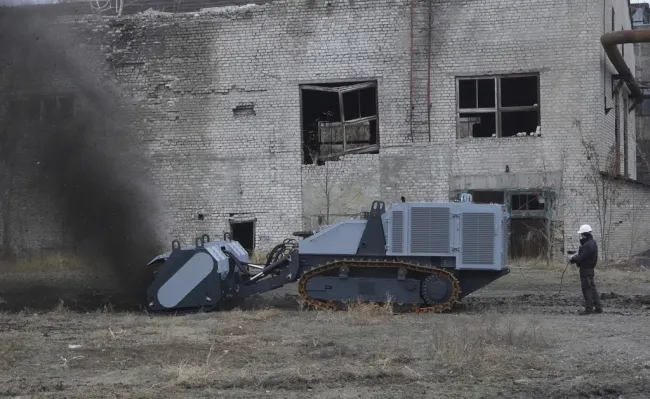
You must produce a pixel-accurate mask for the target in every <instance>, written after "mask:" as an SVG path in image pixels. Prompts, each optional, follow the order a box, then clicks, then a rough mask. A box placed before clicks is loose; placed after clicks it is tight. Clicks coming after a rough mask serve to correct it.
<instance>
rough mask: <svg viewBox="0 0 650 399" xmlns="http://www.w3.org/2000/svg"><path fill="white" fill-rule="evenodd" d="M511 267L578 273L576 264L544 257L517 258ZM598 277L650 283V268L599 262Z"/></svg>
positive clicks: (557, 275) (553, 273)
mask: <svg viewBox="0 0 650 399" xmlns="http://www.w3.org/2000/svg"><path fill="white" fill-rule="evenodd" d="M509 265H510V267H511V268H514V269H515V270H514V271H515V272H517V270H523V271H531V270H532V271H538V272H543V273H544V274H548V275H549V276H552V277H559V276H560V275H561V274H562V273H563V272H564V271H565V269H566V273H565V274H567V275H571V274H576V273H575V270H574V269H576V266H575V265H573V264H570V265H568V267H567V263H566V262H560V261H553V262H547V261H545V260H542V259H515V260H511V261H510V263H509ZM596 274H597V278H600V279H602V280H603V281H604V282H623V281H626V282H630V281H633V282H636V283H650V268H646V267H641V266H636V265H630V264H628V263H621V262H602V261H601V262H599V263H598V265H597V266H596Z"/></svg>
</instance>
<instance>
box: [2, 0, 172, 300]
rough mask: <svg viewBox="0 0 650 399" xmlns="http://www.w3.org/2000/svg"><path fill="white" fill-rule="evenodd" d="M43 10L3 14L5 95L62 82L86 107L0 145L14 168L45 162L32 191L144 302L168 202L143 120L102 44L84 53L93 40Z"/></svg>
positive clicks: (91, 257)
mask: <svg viewBox="0 0 650 399" xmlns="http://www.w3.org/2000/svg"><path fill="white" fill-rule="evenodd" d="M39 7H44V8H43V9H42V10H43V11H38V14H36V13H35V12H34V11H33V9H35V8H36V7H27V8H25V9H23V8H14V9H6V8H5V9H1V8H0V52H2V53H4V54H5V55H6V56H9V59H8V60H6V63H5V65H3V66H2V69H0V73H1V74H2V78H1V79H0V83H1V82H4V85H5V89H6V93H14V92H20V91H21V90H23V89H27V90H29V91H30V92H38V91H39V90H42V92H47V91H48V89H49V88H50V87H51V85H52V80H53V76H57V77H60V78H61V79H63V80H65V81H69V82H71V83H72V85H73V86H74V90H75V91H76V93H78V95H79V97H80V98H81V99H82V103H83V106H82V108H81V110H80V111H78V112H77V114H76V115H75V117H74V118H73V119H72V120H67V121H58V122H53V123H50V124H48V125H47V126H45V127H44V128H42V129H38V131H24V130H20V129H19V128H17V127H16V126H14V125H12V123H10V122H7V124H6V126H5V127H4V131H5V133H6V134H5V135H4V136H3V137H2V138H0V146H2V145H3V144H9V139H10V138H12V141H11V143H12V145H13V147H8V146H7V145H5V149H7V148H9V149H10V150H11V154H10V155H9V158H11V159H12V162H11V164H12V165H13V166H14V167H16V166H19V165H21V163H22V162H32V161H34V164H36V165H38V166H37V167H36V170H34V171H33V173H31V174H30V178H29V181H28V182H27V183H26V184H27V185H29V186H30V187H31V188H32V192H34V191H35V192H36V193H37V194H36V195H42V196H43V197H45V198H48V199H49V200H50V202H51V203H52V204H53V205H54V207H55V209H56V210H57V212H56V214H59V215H63V216H62V219H63V220H61V224H62V225H63V226H64V230H67V235H68V236H69V237H72V240H73V243H74V246H75V247H76V248H77V251H78V252H79V253H81V254H82V258H83V259H85V260H87V262H86V263H87V267H88V268H90V269H93V268H97V267H99V266H98V265H103V264H108V265H109V267H111V268H112V271H113V272H114V275H115V276H116V277H118V284H117V285H118V286H117V287H115V288H116V289H119V291H120V292H121V295H123V296H124V297H123V299H128V300H129V301H130V303H132V304H134V305H135V304H136V303H138V302H139V300H140V298H141V297H142V296H143V292H142V288H143V286H142V285H141V284H142V279H143V277H144V274H143V272H144V270H145V264H146V263H147V262H148V261H149V260H150V259H151V258H152V257H153V256H155V255H156V254H157V253H158V251H159V250H160V242H161V240H160V238H159V237H158V235H157V234H156V232H157V231H160V230H158V226H157V224H156V223H157V220H158V219H159V218H160V216H161V215H160V213H159V212H160V208H159V207H158V206H157V204H158V203H159V195H158V194H157V192H156V190H155V188H154V186H153V184H152V182H151V179H150V178H149V177H148V174H147V170H148V169H149V167H148V165H147V162H146V156H145V155H144V154H143V153H142V149H141V148H140V146H139V144H138V140H137V137H138V134H139V133H140V131H139V125H138V124H139V123H140V121H141V117H140V116H139V115H138V112H137V109H138V108H137V107H136V106H135V105H134V104H131V103H130V102H129V100H128V96H124V95H122V94H121V92H120V90H119V89H118V86H117V85H115V84H113V83H112V82H113V80H112V79H111V76H110V73H109V74H108V75H107V74H106V72H107V71H109V68H108V65H106V61H105V59H103V58H102V57H101V53H100V52H99V51H98V50H99V44H96V43H95V44H93V45H91V46H90V48H91V50H88V51H85V50H83V49H81V47H79V44H80V43H83V42H84V40H86V41H88V38H87V37H84V36H83V33H82V34H80V33H78V32H72V31H71V30H70V28H69V27H68V26H66V25H64V24H60V25H52V24H51V20H52V19H51V15H48V12H47V11H46V10H47V8H45V7H54V6H39ZM89 31H90V30H89ZM7 86H8V87H7ZM10 116H11V115H8V117H10ZM9 119H10V118H7V120H9ZM0 123H1V122H0ZM0 131H2V130H0ZM16 137H18V138H19V140H16ZM3 141H4V143H3ZM17 141H18V142H20V143H21V144H20V145H16V142H17ZM19 167H20V166H19ZM34 189H35V190H34Z"/></svg>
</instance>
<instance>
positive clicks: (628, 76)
mask: <svg viewBox="0 0 650 399" xmlns="http://www.w3.org/2000/svg"><path fill="white" fill-rule="evenodd" d="M649 42H650V29H632V30H621V31H616V32H610V33H605V34H604V35H602V36H601V37H600V43H601V44H602V45H603V48H604V49H605V54H607V57H608V58H609V60H610V61H611V62H612V64H614V68H616V70H617V71H618V74H619V75H620V78H621V79H623V81H625V83H626V84H627V87H628V88H629V89H630V91H631V93H632V98H635V99H636V102H637V103H641V102H643V100H644V99H646V98H650V96H645V95H644V94H643V91H641V87H640V86H639V84H638V83H637V82H636V80H635V79H634V75H633V74H632V71H630V68H629V67H628V66H627V63H626V62H625V59H624V58H623V56H622V55H621V52H620V51H618V47H616V46H617V45H619V44H625V43H649Z"/></svg>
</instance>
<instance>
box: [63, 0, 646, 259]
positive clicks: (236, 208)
mask: <svg viewBox="0 0 650 399" xmlns="http://www.w3.org/2000/svg"><path fill="white" fill-rule="evenodd" d="M606 3H607V2H606ZM612 4H613V5H614V6H615V7H616V10H617V11H616V14H617V16H618V17H617V26H618V25H619V23H618V22H619V19H620V23H621V24H623V25H624V28H625V29H629V20H626V15H628V13H627V9H626V1H624V0H616V1H613V3H612ZM608 7H609V6H607V5H605V7H603V4H602V3H596V2H593V0H574V1H571V2H566V1H559V0H517V1H515V0H437V1H434V5H433V10H434V11H433V13H434V14H433V34H432V37H433V42H432V56H431V80H432V83H431V99H432V106H431V141H429V136H428V132H427V129H426V127H424V128H423V127H422V126H419V127H418V128H417V129H415V131H414V132H413V140H411V131H410V128H409V105H410V102H409V99H410V89H409V85H410V75H409V70H410V58H409V54H410V47H409V46H410V28H409V23H410V3H409V2H408V1H407V0H355V1H342V0H341V1H332V2H331V5H330V6H327V5H326V4H325V2H324V1H288V0H278V1H274V2H272V3H269V4H266V5H261V6H253V7H247V8H245V9H243V10H242V11H239V12H229V13H223V12H216V13H208V12H202V13H197V14H194V13H192V14H184V15H139V16H133V17H128V18H126V21H127V27H126V28H122V29H121V30H119V31H115V29H114V28H111V29H110V30H112V31H113V32H114V33H115V37H116V38H117V39H118V44H117V47H118V48H120V51H121V57H123V58H122V61H120V62H117V61H116V63H115V65H114V68H115V69H114V70H115V73H116V74H117V77H118V79H119V80H120V81H121V82H122V83H123V85H124V87H125V88H127V89H128V90H130V91H131V94H132V95H133V97H134V98H137V99H139V100H140V101H141V102H142V103H143V104H145V105H146V107H145V109H147V110H148V111H147V113H145V114H143V121H144V122H146V123H145V124H146V129H144V130H143V131H142V134H141V136H140V140H141V145H142V146H143V149H144V151H145V154H146V156H147V157H150V158H151V159H152V160H153V161H154V165H155V166H154V168H153V170H152V172H153V174H154V178H155V181H156V183H157V184H158V187H159V188H160V193H159V194H160V195H161V197H163V198H164V199H165V200H166V202H167V204H168V206H169V215H166V216H165V217H167V216H169V219H170V221H169V228H168V230H169V231H167V232H166V233H167V234H168V236H169V237H179V238H181V239H182V240H183V241H184V242H189V241H191V240H192V238H193V237H195V236H197V235H199V234H201V233H203V232H208V233H210V234H211V235H215V234H220V233H221V232H222V231H224V230H227V229H228V218H229V215H230V214H232V213H234V214H243V213H246V214H247V216H250V217H255V218H257V220H258V225H257V226H256V231H257V232H258V236H257V246H259V247H267V248H268V247H270V246H272V245H274V244H275V243H277V242H279V241H281V240H282V239H284V238H285V237H288V236H290V235H291V233H292V232H293V231H296V230H301V229H303V228H305V227H306V226H307V225H306V222H305V220H307V219H308V220H313V216H315V215H317V214H319V213H322V210H320V209H315V208H318V207H321V205H322V204H321V205H317V206H315V207H314V206H312V205H309V204H306V203H307V202H314V196H315V194H314V187H315V186H316V185H317V184H318V182H319V181H322V179H323V173H325V172H324V171H323V170H324V167H322V166H321V167H319V166H303V165H302V161H301V160H302V155H301V133H300V131H301V126H300V98H299V88H298V85H299V84H300V83H306V82H309V83H315V82H319V81H343V80H351V79H358V80H370V79H376V80H377V81H378V96H379V98H378V114H379V141H380V146H381V151H380V154H379V155H363V156H361V155H359V156H355V155H353V156H349V157H345V158H344V160H342V161H338V162H333V163H332V164H331V166H332V167H333V168H334V170H339V171H343V172H341V173H340V176H341V179H342V181H344V182H345V186H346V187H347V188H346V190H348V189H351V187H352V189H353V190H356V191H358V192H359V193H361V194H360V195H359V197H358V198H359V199H360V200H359V201H358V202H354V203H353V204H352V205H353V207H358V206H361V205H366V204H367V205H369V202H368V201H370V200H371V199H383V200H385V201H387V202H392V201H399V197H400V196H402V195H403V196H405V197H406V198H407V200H411V201H421V200H438V201H444V200H447V199H448V197H449V189H450V181H451V180H450V179H451V177H452V176H468V175H484V176H491V175H495V176H496V175H501V174H503V173H505V167H506V165H508V167H509V172H508V173H511V174H521V175H529V174H531V173H533V174H534V173H537V172H540V173H541V172H544V173H551V172H558V173H559V172H561V173H562V176H563V181H562V184H561V185H562V187H561V188H563V189H564V197H565V199H566V202H565V203H564V204H563V205H562V208H563V210H564V214H565V215H566V217H565V220H564V222H565V228H566V231H567V236H568V237H567V241H571V242H575V236H574V235H573V232H574V231H577V228H578V226H579V225H580V224H581V223H585V222H588V223H590V224H592V226H594V229H598V227H597V226H598V222H597V217H596V211H595V210H594V207H593V205H592V204H590V201H591V199H592V197H593V195H591V194H590V193H589V189H590V188H592V187H591V186H589V184H587V183H585V173H586V168H585V167H584V159H583V158H584V157H583V155H582V148H581V145H580V139H579V137H580V133H581V132H582V134H584V135H585V136H586V137H588V138H591V139H593V140H595V141H596V142H597V143H599V145H600V148H599V149H600V153H604V149H605V147H606V146H607V145H608V144H610V143H612V142H613V119H612V118H613V113H612V112H610V113H609V114H608V115H607V116H606V115H605V113H604V107H605V102H604V101H605V100H604V96H607V95H611V93H609V92H608V90H610V85H609V83H608V82H605V79H606V78H607V74H606V70H607V69H606V68H607V67H606V62H605V58H604V52H603V51H602V47H601V45H600V42H599V37H600V35H601V34H602V33H603V32H604V29H605V28H606V22H607V21H608V18H609V17H608V15H609V14H608V12H609V11H608ZM427 10H428V5H427V2H426V1H418V2H417V3H416V9H415V14H416V16H417V17H416V21H417V26H416V27H415V29H414V33H415V36H416V46H417V48H416V51H415V53H416V54H415V68H416V69H417V70H418V72H417V76H416V78H417V79H415V81H414V93H416V98H415V111H414V112H415V118H414V119H416V120H417V121H420V122H421V121H426V120H427V117H426V113H427V109H426V105H427V104H426V101H423V98H422V95H423V93H424V94H426V86H425V85H426V83H427V82H426V72H422V71H423V70H424V71H426V68H427V57H426V53H423V52H422V51H423V49H426V34H427V30H426V18H423V17H422V16H423V15H426V12H427ZM66 23H67V24H70V25H71V26H76V27H79V28H81V29H83V28H84V27H87V26H88V25H89V24H90V25H96V24H97V22H93V21H92V20H91V19H89V18H84V17H82V18H77V20H76V21H71V20H70V19H69V18H68V19H67V20H66ZM618 29H620V27H618ZM106 37H109V36H106ZM423 40H424V44H423ZM122 41H128V45H124V44H119V43H122ZM628 47H629V46H628ZM625 56H626V59H627V60H628V62H629V65H630V67H631V68H633V65H634V64H633V51H632V48H631V47H629V48H628V50H627V51H626V53H625ZM522 72H538V73H539V74H540V92H541V99H540V106H541V126H542V136H541V137H526V138H503V139H492V138H486V139H469V140H460V139H457V138H456V107H455V104H456V84H455V79H456V77H458V76H467V75H493V74H510V73H522ZM605 93H609V94H605ZM239 103H250V104H253V107H254V111H255V114H254V115H246V116H239V115H234V113H233V108H234V107H235V106H236V105H238V104H239ZM610 103H611V98H610V99H609V100H608V104H610ZM634 126H635V122H634V116H633V114H632V113H631V114H630V115H629V119H628V128H629V129H630V130H629V131H630V138H633V137H634V134H633V132H634ZM633 141H634V140H630V141H629V143H630V151H631V152H630V154H633V152H632V151H634V144H633ZM633 160H634V157H630V161H629V165H630V167H629V170H630V176H631V177H633V176H634V175H635V168H634V161H633ZM373 170H374V171H375V173H372V171H373ZM337 173H338V172H337ZM368 174H370V177H368ZM355 176H357V177H359V178H358V180H357V181H356V182H355V181H354V178H355ZM626 187H627V186H626ZM629 187H634V186H629ZM473 188H474V189H481V188H483V189H489V188H492V189H499V188H501V189H503V188H506V187H497V186H493V187H473ZM507 188H513V187H507ZM626 190H632V191H633V192H634V193H645V191H638V190H637V189H636V188H626ZM639 195H645V194H639ZM643 198H645V197H643ZM198 213H202V214H204V215H205V219H204V220H197V214H198ZM310 226H311V222H310ZM621 226H623V225H621ZM615 231H616V233H615V234H618V236H616V237H615V238H613V239H612V240H610V241H616V243H617V245H618V244H620V245H622V243H623V241H625V238H624V236H625V234H626V233H623V231H624V227H619V228H617V229H616V230H615ZM619 237H620V238H619ZM639 248H640V247H639Z"/></svg>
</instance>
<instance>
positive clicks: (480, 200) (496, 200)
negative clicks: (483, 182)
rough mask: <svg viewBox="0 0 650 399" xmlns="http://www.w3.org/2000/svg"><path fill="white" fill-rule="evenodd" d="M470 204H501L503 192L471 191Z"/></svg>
mask: <svg viewBox="0 0 650 399" xmlns="http://www.w3.org/2000/svg"><path fill="white" fill-rule="evenodd" d="M470 194H472V202H474V203H477V204H503V203H504V201H503V200H504V193H503V191H484V190H471V191H470Z"/></svg>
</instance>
